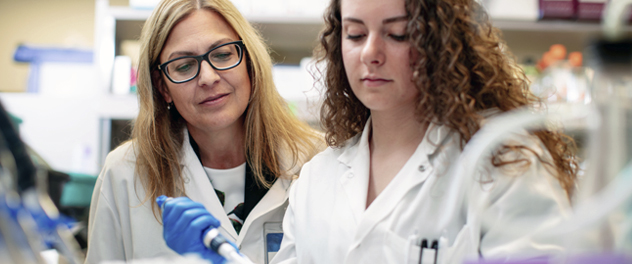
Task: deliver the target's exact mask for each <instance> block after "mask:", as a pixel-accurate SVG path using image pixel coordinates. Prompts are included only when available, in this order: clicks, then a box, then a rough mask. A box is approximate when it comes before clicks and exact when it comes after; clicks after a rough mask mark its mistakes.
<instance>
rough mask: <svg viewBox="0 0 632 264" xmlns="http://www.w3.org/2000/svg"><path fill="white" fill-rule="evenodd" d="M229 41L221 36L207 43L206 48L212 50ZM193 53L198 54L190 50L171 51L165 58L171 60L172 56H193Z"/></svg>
mask: <svg viewBox="0 0 632 264" xmlns="http://www.w3.org/2000/svg"><path fill="white" fill-rule="evenodd" d="M230 41H231V39H230V38H223V39H220V40H217V41H215V42H213V43H211V45H209V48H208V50H212V49H213V48H215V47H217V46H219V45H221V44H224V43H226V42H230ZM195 55H198V54H195V53H193V52H190V51H175V52H173V53H171V54H170V55H169V57H168V58H167V60H171V59H173V58H178V57H184V56H195Z"/></svg>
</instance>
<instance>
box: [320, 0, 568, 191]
mask: <svg viewBox="0 0 632 264" xmlns="http://www.w3.org/2000/svg"><path fill="white" fill-rule="evenodd" d="M340 2H341V0H332V1H331V3H330V6H329V7H328V8H327V10H326V12H325V15H324V18H325V29H324V30H323V31H322V32H321V34H320V45H319V47H318V48H317V50H316V54H317V56H318V58H319V61H324V62H325V64H326V70H325V72H324V76H323V78H322V79H321V81H322V82H323V84H324V86H325V87H326V89H325V98H324V102H323V105H322V109H321V123H322V126H323V128H324V129H325V130H326V131H327V132H326V140H327V143H328V144H329V145H330V146H335V147H341V146H343V145H344V143H345V141H347V140H348V139H349V138H351V137H353V136H355V135H357V134H359V133H361V132H362V129H363V128H364V125H365V124H366V122H367V120H368V118H369V116H370V112H369V109H367V108H366V107H365V106H364V105H363V104H362V103H361V102H360V100H358V98H357V97H356V96H355V95H354V94H353V92H352V90H351V87H350V85H349V80H348V79H347V76H346V74H345V69H344V65H343V61H342V51H341V38H342V23H341V13H340ZM405 8H406V12H407V17H408V24H407V29H406V31H407V32H406V33H407V37H408V40H409V42H410V44H411V47H413V48H412V49H411V53H416V54H415V55H416V57H417V58H419V59H418V60H417V61H415V62H413V63H412V65H411V68H412V70H413V82H414V83H415V85H416V87H417V89H418V90H419V98H418V101H417V105H416V113H415V114H416V116H417V117H418V119H419V121H420V122H426V123H435V124H437V125H445V126H448V127H450V128H452V129H453V130H455V131H457V132H458V133H459V134H460V138H461V140H462V142H461V147H463V146H464V145H465V144H466V143H467V142H468V141H469V140H470V139H471V138H472V136H473V134H474V133H475V132H476V131H478V130H479V128H480V121H481V120H482V119H483V117H482V116H481V111H482V110H485V109H498V110H500V111H502V112H505V111H509V110H512V109H516V108H518V107H522V106H529V105H531V106H533V105H543V104H544V102H543V100H542V99H540V98H537V97H536V96H534V95H533V94H532V93H531V92H530V91H529V83H528V81H527V79H526V76H525V74H524V72H523V71H522V69H521V68H520V67H519V66H518V64H517V63H516V61H515V59H514V57H513V55H512V54H511V53H510V52H509V50H508V49H507V47H506V45H505V43H504V41H503V40H502V39H501V32H500V30H498V29H497V28H494V27H493V26H492V24H491V22H490V19H489V17H488V15H487V13H486V12H485V11H484V9H483V7H482V6H481V5H480V4H479V3H477V2H476V1H474V0H405ZM412 55H413V54H411V56H412ZM532 133H533V134H535V135H536V136H537V137H538V138H539V139H540V140H541V141H542V143H543V144H544V146H545V147H546V148H547V149H548V151H549V152H550V154H551V158H552V161H551V162H548V161H544V160H543V158H542V157H538V158H539V159H540V161H542V162H543V163H545V164H548V165H550V166H552V167H554V168H555V170H556V171H557V173H556V175H557V178H558V180H559V182H560V184H561V186H562V187H563V188H564V189H565V190H566V192H567V195H568V196H569V197H571V196H572V193H573V190H574V187H575V180H576V178H577V170H578V165H577V156H576V145H575V142H574V141H573V139H572V138H570V137H569V136H567V135H564V134H563V133H561V132H557V131H551V130H540V131H534V132H532ZM523 149H524V148H523V147H522V146H503V148H502V149H501V150H499V151H498V152H496V154H495V156H494V158H493V159H492V163H493V164H494V165H495V166H502V165H504V164H508V163H512V161H509V162H508V161H502V160H501V159H499V158H498V156H499V155H502V153H506V151H507V150H517V151H521V150H523Z"/></svg>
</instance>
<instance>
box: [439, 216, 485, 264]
mask: <svg viewBox="0 0 632 264" xmlns="http://www.w3.org/2000/svg"><path fill="white" fill-rule="evenodd" d="M448 243H449V241H448V240H447V238H445V237H441V238H440V239H439V252H438V261H437V263H463V261H464V260H466V259H470V258H475V257H476V256H477V249H478V240H474V238H473V237H472V228H471V227H470V226H468V225H465V226H463V228H462V229H461V231H459V233H458V234H457V235H456V237H455V239H454V243H452V245H450V246H449V247H448V246H447V245H446V244H448Z"/></svg>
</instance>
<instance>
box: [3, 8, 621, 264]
mask: <svg viewBox="0 0 632 264" xmlns="http://www.w3.org/2000/svg"><path fill="white" fill-rule="evenodd" d="M157 2H158V1H156V0H19V1H18V0H0V35H1V36H2V37H1V38H2V40H1V41H0V73H1V74H0V76H1V77H2V81H1V82H0V104H1V105H2V107H3V108H4V109H3V112H4V113H3V115H6V117H7V118H8V119H7V118H4V116H3V117H2V119H3V121H2V127H3V129H2V137H0V141H2V143H1V144H0V149H1V151H0V165H1V167H2V170H1V171H0V259H2V261H0V262H1V263H83V259H82V258H83V253H85V249H86V233H87V227H86V224H87V217H88V208H89V206H90V198H91V196H92V188H93V187H94V183H95V181H96V178H97V175H98V174H99V172H100V170H101V167H102V165H103V163H104V161H105V157H106V155H107V154H108V152H110V151H111V150H113V149H114V148H116V147H117V146H118V145H119V144H120V143H122V142H124V141H125V140H127V139H128V137H129V133H130V131H131V125H132V123H133V119H134V118H135V117H136V115H137V113H138V98H137V96H136V92H135V89H136V87H135V79H136V74H135V71H136V67H137V63H138V62H137V57H138V53H139V42H138V38H139V36H140V32H141V28H142V26H143V23H144V21H145V19H147V18H148V17H149V15H150V13H151V10H152V8H153V7H154V6H155V5H156V4H157ZM232 2H233V3H234V4H235V6H236V7H237V8H238V9H239V10H240V11H241V12H242V14H243V15H244V16H245V17H246V18H247V19H248V20H249V21H250V22H251V23H252V24H253V25H254V26H255V27H256V28H257V29H258V30H259V31H260V32H261V34H262V35H263V38H264V39H265V41H266V43H267V44H268V45H269V46H270V48H271V50H270V52H271V56H272V58H273V59H274V63H275V66H274V68H273V74H274V80H275V83H276V86H277V88H278V90H279V92H280V93H281V95H282V96H283V97H284V98H285V99H286V101H287V103H288V104H289V106H290V109H291V110H292V111H293V112H294V113H295V114H296V115H297V116H299V118H301V119H302V120H304V121H306V122H307V123H309V124H310V125H311V126H312V127H314V128H317V129H318V128H319V121H318V115H319V113H318V111H319V103H320V102H319V100H320V91H321V89H322V87H321V85H320V83H319V82H318V80H315V79H314V76H317V75H315V74H314V73H315V72H317V71H318V70H319V69H320V70H322V68H321V67H322V66H321V65H319V64H318V63H316V62H314V60H312V59H311V57H312V51H313V49H314V48H315V47H316V46H317V43H318V39H317V36H318V33H319V31H320V30H321V28H322V27H323V24H324V23H323V18H322V14H323V12H324V9H325V8H326V6H327V5H328V2H329V1H327V0H310V1H303V0H233V1H232ZM481 2H482V3H483V5H484V6H485V8H486V9H487V11H488V13H489V15H490V17H491V19H492V21H493V24H494V26H495V27H497V28H499V29H500V30H501V31H502V36H503V38H504V39H505V41H506V47H504V48H506V49H509V50H510V51H511V52H512V53H513V54H514V55H515V58H516V60H517V61H518V62H519V64H520V66H521V67H522V68H523V70H524V72H525V74H526V75H527V77H528V78H529V80H530V81H531V90H532V91H533V93H534V94H536V95H538V96H541V97H544V98H545V99H546V101H548V103H549V107H548V108H547V109H542V112H541V113H540V112H538V113H533V112H528V111H527V112H528V113H527V112H517V113H509V114H514V115H515V116H514V118H513V119H512V118H511V116H509V117H510V119H507V120H518V121H520V122H508V123H507V124H505V125H504V126H503V125H499V126H498V127H497V129H496V130H495V132H494V133H497V134H494V133H489V135H487V136H488V138H489V137H490V136H493V137H500V136H501V133H502V132H503V131H511V129H515V128H516V127H523V128H527V129H537V127H542V126H547V127H555V128H557V129H560V130H563V131H564V132H565V133H567V134H569V135H571V136H572V137H573V138H574V139H575V140H576V142H577V145H578V148H579V155H580V157H581V158H582V162H581V165H580V167H581V169H582V172H581V173H580V174H581V179H580V183H579V184H580V188H579V189H578V193H577V194H576V197H574V200H573V202H574V205H576V206H575V207H574V210H575V212H574V214H576V215H575V216H574V217H573V219H574V221H571V222H569V223H564V224H560V225H559V226H558V227H560V228H556V229H554V230H556V231H557V232H558V233H557V235H559V236H560V237H568V239H569V240H572V239H571V238H570V237H571V236H570V235H569V234H578V230H580V231H581V232H585V233H584V234H582V235H583V236H591V237H592V238H593V240H594V241H599V242H598V243H597V244H598V246H596V247H595V246H591V247H592V248H589V249H587V248H586V247H585V246H583V245H576V246H577V248H578V251H577V255H581V256H583V257H584V258H588V259H590V258H591V257H594V258H595V259H594V260H596V261H594V262H593V263H630V262H626V261H630V260H631V258H632V252H631V251H627V252H625V250H624V249H627V250H632V167H630V166H632V165H631V164H632V163H630V162H631V161H632V42H631V41H630V37H632V25H631V24H630V23H631V21H632V9H630V8H629V7H632V4H630V3H629V2H632V1H614V0H610V1H609V0H481ZM615 2H617V3H616V4H617V5H618V6H617V7H610V6H609V5H615ZM608 12H610V13H608ZM4 119H6V120H4ZM10 124H12V126H11V125H10ZM508 124H511V126H513V127H508V126H509V125H508ZM11 128H13V130H15V131H11V130H12V129H11ZM481 131H482V132H481V133H483V132H485V131H487V130H484V129H482V130H481ZM14 132H15V133H14ZM485 136H486V135H481V137H477V138H475V139H480V142H483V143H484V144H487V143H485V142H487V141H485V140H484V139H485ZM475 139H473V140H475ZM488 141H489V142H488V145H490V147H493V146H491V145H493V143H491V142H492V141H491V140H488ZM484 144H483V145H482V146H481V149H485V147H488V146H487V145H484ZM16 145H17V146H16ZM15 149H17V152H20V153H17V154H16V150H15ZM23 152H25V153H26V154H25V153H23ZM11 156H13V157H11ZM21 156H27V157H28V158H30V160H31V162H30V163H29V162H26V163H29V164H31V165H32V167H33V168H34V169H32V170H31V171H29V172H28V173H31V174H32V175H34V176H33V177H32V179H31V181H30V182H28V181H21V180H20V176H21V175H22V174H24V173H23V172H20V171H21V170H23V169H22V166H24V165H23V164H24V163H22V162H24V160H23V159H21V158H20V157H21ZM473 160H476V158H474V159H473ZM25 211H26V212H29V211H30V212H31V213H30V214H28V213H27V214H24V212H25ZM25 219H26V220H25ZM561 227H565V229H564V228H561ZM581 232H579V233H581ZM536 235H543V234H536ZM569 243H572V241H569ZM585 254H587V255H585ZM570 259H572V258H570ZM606 259H607V260H608V261H614V262H601V261H600V260H603V261H605V260H606ZM5 260H6V261H7V262H5ZM543 263H544V262H543ZM568 263H580V262H579V261H577V262H572V260H570V261H569V262H568ZM581 263H584V262H581ZM585 263H590V262H585Z"/></svg>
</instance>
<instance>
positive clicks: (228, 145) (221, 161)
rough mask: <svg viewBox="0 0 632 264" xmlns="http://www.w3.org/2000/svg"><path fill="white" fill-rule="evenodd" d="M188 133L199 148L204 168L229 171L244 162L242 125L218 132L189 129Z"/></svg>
mask: <svg viewBox="0 0 632 264" xmlns="http://www.w3.org/2000/svg"><path fill="white" fill-rule="evenodd" d="M189 133H191V137H193V140H195V143H197V145H198V147H199V150H200V152H199V153H200V159H201V161H202V165H203V166H204V167H209V168H213V169H230V168H235V167H237V166H239V165H241V164H243V163H244V162H246V154H245V147H244V140H245V136H244V135H245V128H244V126H243V125H241V126H233V127H230V128H227V129H223V130H219V131H207V130H200V129H195V128H193V129H191V128H189Z"/></svg>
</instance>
